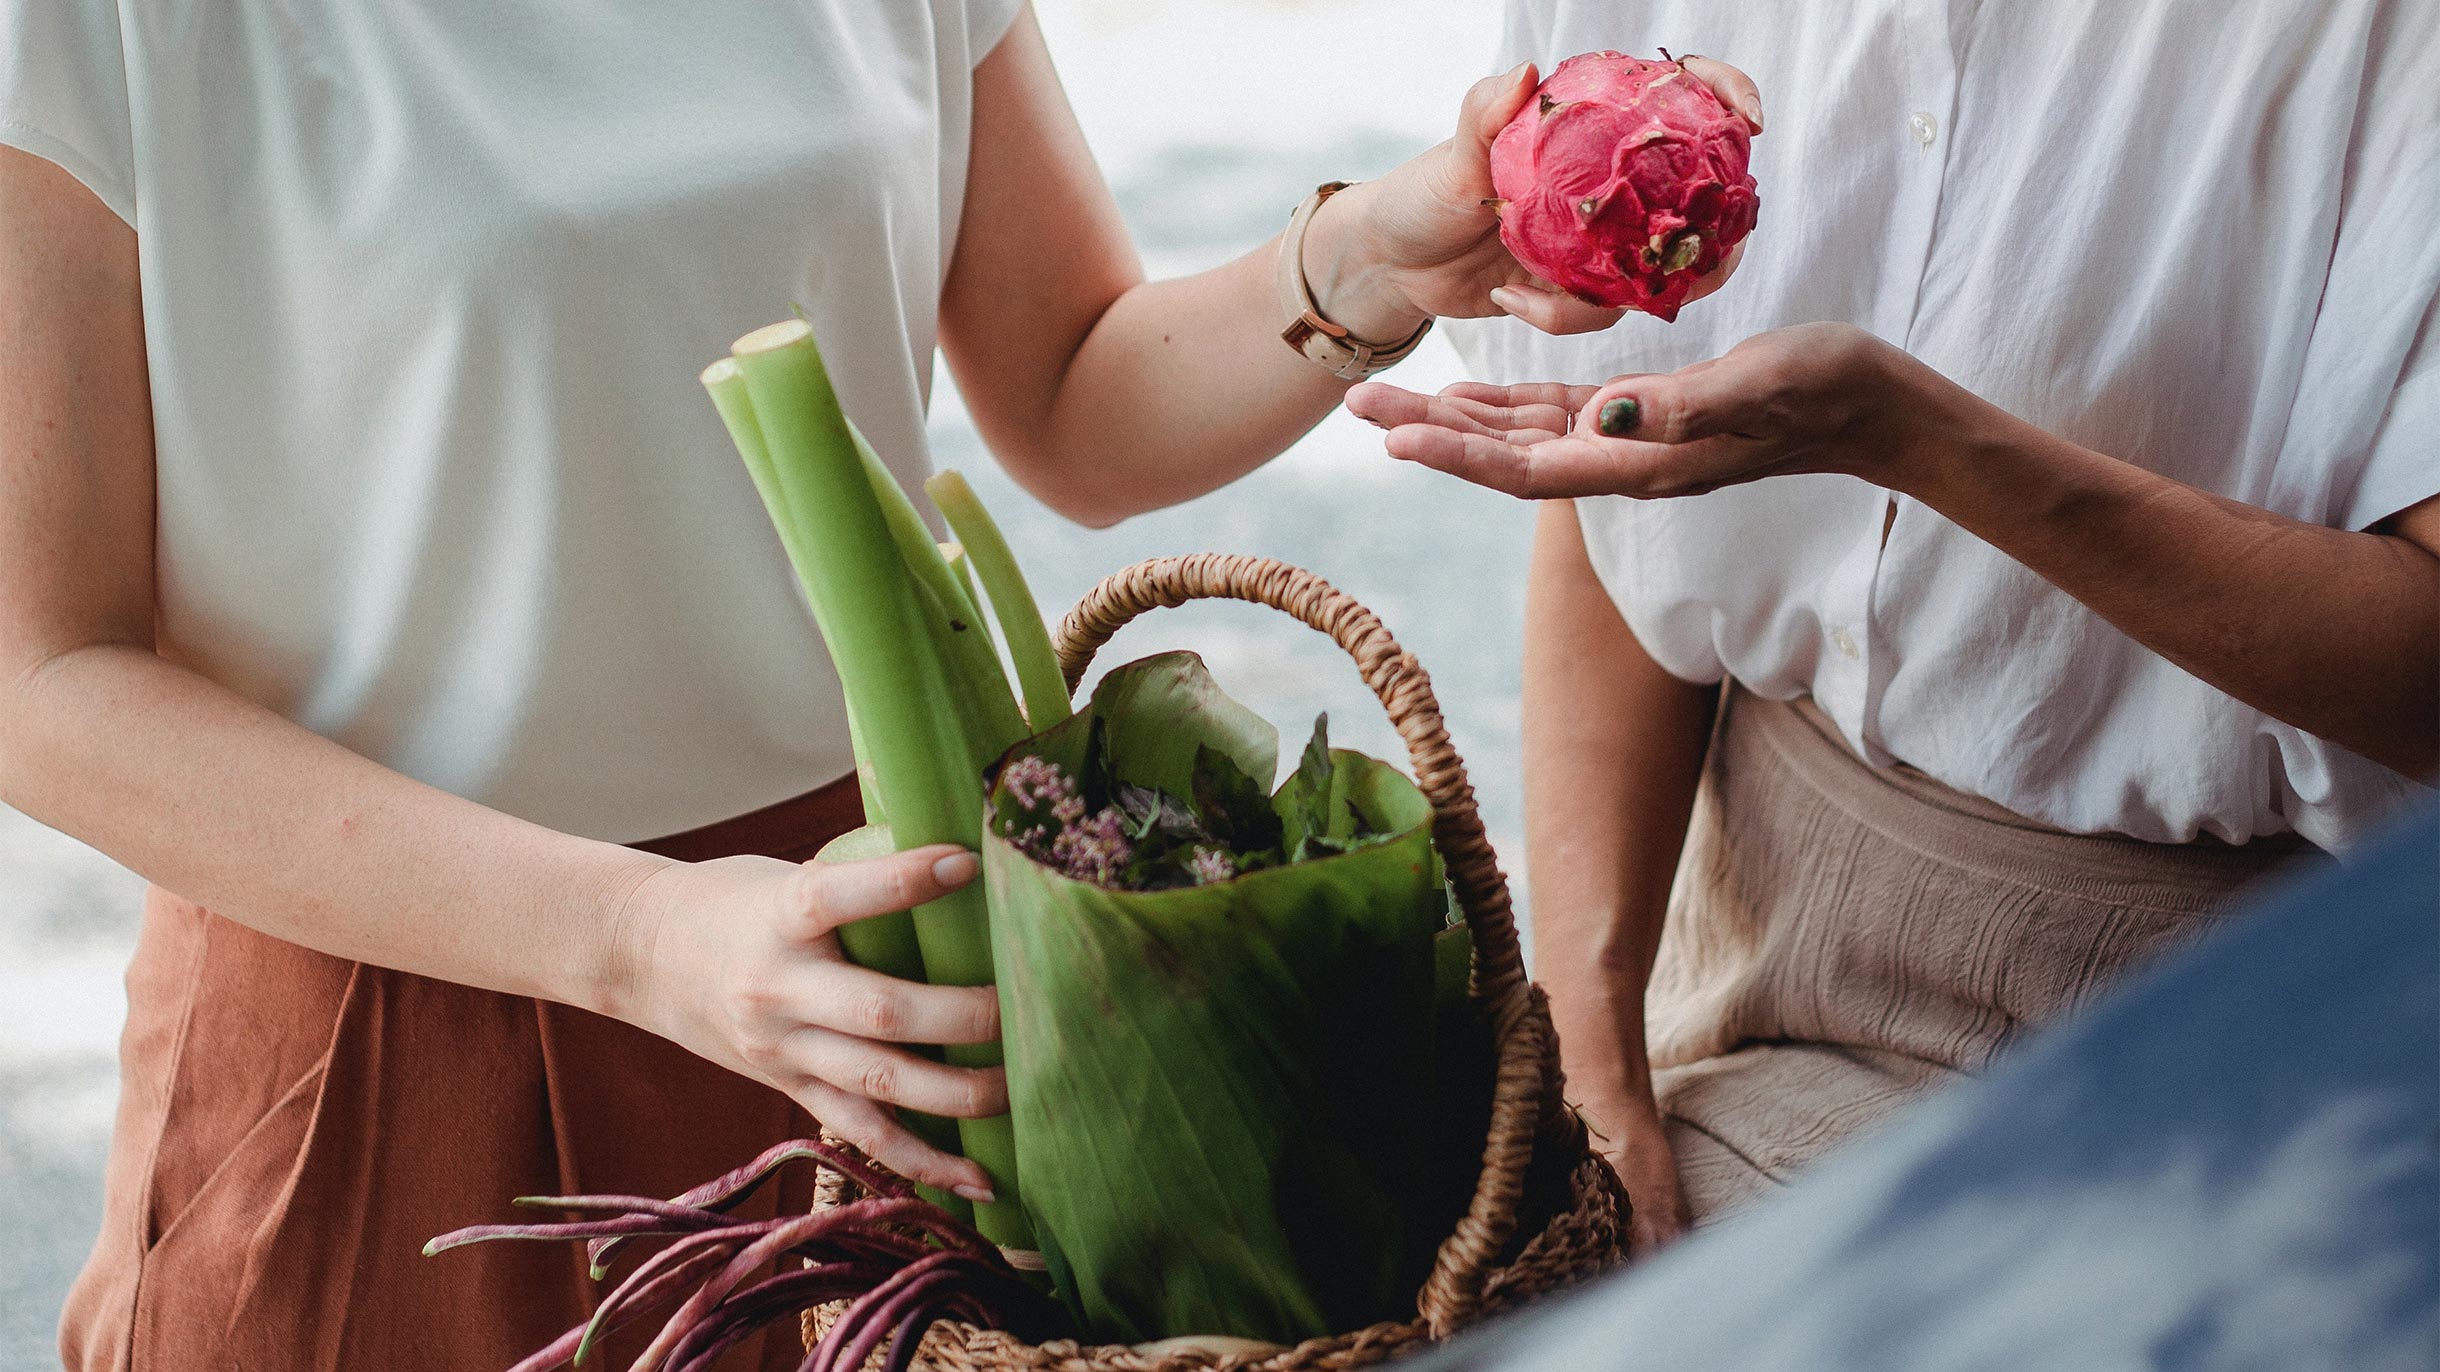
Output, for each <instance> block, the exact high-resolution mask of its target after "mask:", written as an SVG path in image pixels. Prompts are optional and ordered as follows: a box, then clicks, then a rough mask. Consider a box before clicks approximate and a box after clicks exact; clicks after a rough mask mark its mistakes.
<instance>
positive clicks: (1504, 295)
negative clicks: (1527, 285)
mask: <svg viewBox="0 0 2440 1372" xmlns="http://www.w3.org/2000/svg"><path fill="white" fill-rule="evenodd" d="M1491 303H1492V304H1494V305H1497V306H1499V307H1500V312H1501V313H1502V314H1515V313H1516V312H1517V308H1518V307H1519V306H1521V305H1523V304H1524V303H1525V292H1523V291H1520V290H1518V289H1517V288H1516V287H1514V286H1494V287H1492V288H1491Z"/></svg>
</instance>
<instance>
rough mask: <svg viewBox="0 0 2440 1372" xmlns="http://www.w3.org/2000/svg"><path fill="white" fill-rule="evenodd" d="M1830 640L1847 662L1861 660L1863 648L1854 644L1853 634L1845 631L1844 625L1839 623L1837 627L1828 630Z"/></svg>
mask: <svg viewBox="0 0 2440 1372" xmlns="http://www.w3.org/2000/svg"><path fill="white" fill-rule="evenodd" d="M1830 641H1831V642H1832V643H1835V644H1837V645H1838V650H1839V653H1840V654H1841V655H1842V656H1844V657H1845V658H1846V659H1847V660H1848V661H1849V662H1860V661H1862V660H1863V657H1864V650H1863V649H1861V648H1859V647H1857V646H1855V635H1854V634H1851V633H1849V632H1847V629H1846V626H1844V625H1841V626H1840V627H1838V628H1835V629H1832V630H1831V631H1830Z"/></svg>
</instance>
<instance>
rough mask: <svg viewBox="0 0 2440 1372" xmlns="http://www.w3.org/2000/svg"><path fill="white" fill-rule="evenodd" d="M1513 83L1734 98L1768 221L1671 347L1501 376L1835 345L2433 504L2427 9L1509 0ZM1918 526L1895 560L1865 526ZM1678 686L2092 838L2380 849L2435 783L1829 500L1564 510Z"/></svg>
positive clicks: (2084, 429)
mask: <svg viewBox="0 0 2440 1372" xmlns="http://www.w3.org/2000/svg"><path fill="white" fill-rule="evenodd" d="M1509 15H1510V17H1509V23H1508V36H1507V41H1506V45H1505V46H1506V48H1507V51H1505V52H1504V53H1503V54H1502V55H1501V56H1500V59H1499V61H1500V62H1501V63H1503V64H1506V63H1512V62H1515V61H1518V60H1521V59H1523V58H1528V57H1530V58H1534V59H1536V60H1538V61H1540V62H1542V63H1543V64H1544V65H1545V67H1546V68H1547V66H1548V64H1549V63H1550V62H1552V61H1553V60H1555V59H1557V58H1560V57H1564V56H1566V55H1568V54H1570V53H1574V52H1580V51H1585V50H1588V49H1599V48H1619V49H1622V50H1626V51H1631V52H1642V53H1647V54H1649V53H1652V52H1654V51H1655V50H1656V49H1657V48H1659V47H1662V46H1666V47H1668V48H1669V49H1670V50H1671V51H1672V52H1679V53H1685V52H1701V53H1708V54H1712V55H1715V56H1718V57H1720V58H1723V59H1725V60H1727V61H1731V62H1734V63H1736V64H1737V65H1738V66H1740V67H1742V68H1744V69H1745V70H1746V71H1747V72H1749V73H1751V74H1752V75H1753V77H1754V79H1755V81H1756V82H1757V83H1758V84H1759V85H1760V87H1761V89H1762V100H1763V109H1764V112H1765V118H1766V120H1767V121H1768V130H1767V132H1765V133H1764V134H1763V135H1762V136H1761V137H1759V138H1757V139H1756V140H1755V141H1754V163H1753V169H1754V175H1755V177H1756V179H1757V180H1758V181H1759V183H1760V185H1761V194H1762V212H1761V223H1760V227H1759V228H1757V229H1756V230H1755V232H1754V235H1753V237H1752V238H1751V239H1749V240H1747V243H1748V248H1747V252H1746V257H1745V261H1744V264H1743V266H1742V268H1741V269H1740V271H1739V273H1738V275H1737V277H1736V278H1735V279H1734V280H1733V281H1732V282H1731V283H1730V284H1729V286H1728V287H1727V288H1726V289H1725V290H1724V291H1722V292H1721V293H1720V294H1719V295H1717V296H1714V297H1712V298H1711V299H1708V300H1705V301H1702V302H1700V303H1699V304H1696V305H1693V306H1690V307H1689V308H1688V309H1687V311H1686V313H1685V314H1684V315H1683V316H1682V317H1681V318H1680V319H1679V321H1678V323H1677V324H1676V325H1674V326H1671V325H1666V324H1662V323H1661V322H1659V321H1658V320H1654V319H1649V318H1644V317H1640V316H1638V317H1631V318H1629V319H1628V320H1627V321H1626V322H1625V323H1624V324H1622V325H1620V326H1619V327H1618V328H1615V329H1612V330H1609V331H1607V332H1605V333H1602V334H1598V335H1593V336H1589V337H1581V338H1548V337H1544V336H1542V335H1540V334H1537V333H1534V332H1533V331H1531V330H1530V329H1527V328H1526V327H1525V326H1523V325H1521V324H1517V323H1515V322H1514V321H1508V320H1501V321H1495V322H1485V323H1482V324H1479V325H1472V326H1461V327H1459V328H1457V329H1456V330H1455V331H1454V332H1455V334H1456V336H1457V337H1458V340H1459V344H1460V347H1461V349H1462V350H1463V351H1465V353H1466V354H1467V357H1468V359H1469V361H1470V363H1471V364H1472V365H1473V366H1474V367H1475V368H1476V369H1477V370H1478V371H1479V372H1480V373H1481V374H1482V375H1484V376H1485V377H1486V378H1488V379H1492V380H1499V381H1519V380H1529V379H1530V380H1565V381H1598V380H1602V379H1605V378H1607V377H1609V376H1612V375H1614V374H1618V373H1622V372H1637V371H1668V370H1672V369H1675V368H1677V367H1680V366H1683V365H1685V364H1687V363H1690V362H1694V361H1697V360H1700V359H1702V358H1707V357H1713V356H1716V355H1718V354H1720V353H1722V352H1725V351H1726V350H1727V349H1728V348H1729V347H1731V346H1732V345H1734V344H1735V343H1737V342H1738V341H1740V340H1742V339H1744V338H1747V337H1749V336H1751V335H1753V334H1756V333H1760V332H1762V331H1764V330H1767V329H1771V328H1775V327H1779V326H1781V325H1786V324H1795V323H1800V322H1805V321H1809V320H1844V321H1847V322H1850V323H1853V324H1856V325H1859V326H1861V327H1863V328H1866V329H1869V330H1871V331H1872V332H1873V333H1875V334H1877V335H1879V336H1880V337H1882V338H1884V339H1887V340H1889V341H1891V342H1893V343H1896V344H1898V345H1900V346H1902V347H1904V348H1905V349H1906V350H1907V351H1908V352H1910V353H1913V354H1914V355H1915V356H1916V357H1919V358H1921V359H1922V360H1924V361H1925V362H1927V363H1929V364H1931V365H1932V366H1933V367H1935V368H1938V369H1939V370H1940V371H1941V372H1943V373H1945V374H1946V375H1948V376H1949V377H1951V378H1953V379H1954V380H1956V381H1958V382H1959V383H1961V384H1963V385H1965V386H1966V387H1968V388H1969V389H1971V390H1973V391H1974V392H1976V393H1977V394H1979V395H1981V396H1982V397H1983V398H1984V399H1986V400H1989V401H1991V402H1993V403H1995V404H1997V405H1999V406H2000V407H2002V408H2004V409H2006V410H2009V411H2011V412H2012V413H2014V414H2017V415H2019V416H2021V417H2023V418H2025V419H2028V420H2031V421H2032V422H2034V423H2036V424H2039V425H2041V426H2042V427H2043V428H2045V429H2047V430H2049V431H2051V432H2053V433H2056V434H2060V435H2062V436H2064V437H2066V438H2069V439H2071V440H2073V441H2075V442H2077V443H2080V444H2083V445H2085V446H2087V447H2090V448H2094V449H2097V450H2099V451H2101V452H2105V453H2108V454H2111V455H2113V456H2115V457H2119V458H2123V459H2125V460H2127V461H2130V462H2134V463H2137V464H2139V465H2141V466H2143V467H2146V468H2149V469H2150V470H2152V471H2156V472H2160V473H2162V474H2164V475H2167V476H2171V477H2174V478H2176V479H2178V480H2180V481H2184V482H2188V483H2191V484H2193V485H2195V486H2199V487H2202V488H2203V489H2205V490H2209V491H2215V492H2218V493H2219V494H2221V495H2224V496H2228V497H2231V498H2234V499H2236V500H2241V501H2244V502H2245V503H2247V504H2250V505H2256V506H2260V507H2262V508H2265V509H2268V510H2272V511H2275V512H2277V513H2279V514H2283V515H2287V516H2289V517H2292V518H2295V519H2299V520H2303V521H2306V522H2309V523H2313V524H2321V525H2328V526H2334V527H2339V528H2347V529H2362V528H2364V527H2366V526H2368V525H2370V524H2372V523H2374V522H2375V521H2377V520H2380V519H2382V518H2384V517H2386V516H2388V515H2391V514H2394V513H2396V512H2397V511H2399V510H2401V509H2403V508H2405V507H2406V506H2409V505H2412V504H2414V503H2416V502H2417V501H2420V500H2423V499H2424V498H2426V497H2428V496H2431V495H2433V494H2435V493H2440V341H2436V340H2435V339H2434V338H2433V337H2432V334H2433V331H2434V327H2435V326H2434V323H2433V314H2434V302H2435V299H2440V95H2436V94H2435V92H2440V4H2434V3H2432V0H2242V3H2237V4H2230V3H2228V0H2160V2H2159V3H2151V4H2124V3H2116V0H2007V2H2006V3H1999V2H1998V0H1993V2H1992V3H1979V4H1978V3H1976V2H1975V0H1848V2H1847V3H1841V4H1832V5H1825V4H1816V3H1812V2H1811V0H1781V2H1780V3H1765V2H1763V0H1747V2H1746V3H1723V2H1722V0H1636V3H1632V4H1630V3H1625V2H1624V0H1585V2H1582V3H1567V2H1566V0H1512V3H1511V5H1510V10H1509ZM1893 503H1894V504H1895V506H1896V510H1897V514H1896V524H1895V526H1894V527H1893V528H1892V529H1891V531H1890V535H1889V542H1888V546H1887V547H1886V548H1884V547H1883V546H1882V544H1881V540H1880V534H1881V528H1882V520H1883V516H1884V513H1885V511H1886V509H1887V508H1888V507H1889V506H1890V505H1891V504H1893ZM1577 508H1578V511H1579V513H1580V516H1581V518H1582V522H1583V525H1584V531H1585V538H1586V543H1587V546H1588V550H1589V551H1590V553H1591V556H1592V559H1593V564H1594V567H1595V570H1596V571H1597V572H1598V573H1599V575H1600V576H1601V578H1602V580H1603V582H1604V583H1605V584H1606V585H1607V587H1608V589H1609V591H1610V593H1611V595H1612V596H1613V597H1614V598H1615V599H1616V600H1617V602H1618V605H1619V607H1620V609H1621V611H1622V612H1623V614H1624V616H1625V618H1626V621H1627V623H1628V625H1629V626H1630V627H1632V628H1633V630H1634V631H1635V634H1636V636H1637V637H1638V639H1640V640H1641V641H1642V643H1643V644H1644V645H1645V647H1647V648H1648V649H1649V650H1650V651H1651V652H1652V654H1653V656H1654V657H1655V658H1656V659H1657V660H1658V661H1659V662H1660V663H1661V664H1662V665H1663V666H1664V667H1666V668H1668V669H1669V670H1670V671H1671V672H1673V673H1674V674H1676V675H1678V676H1680V677H1683V678H1686V679H1688V680H1697V681H1711V680H1718V679H1720V678H1721V677H1722V676H1723V675H1727V676H1733V677H1734V678H1735V679H1736V680H1738V681H1740V682H1742V683H1744V684H1746V685H1747V686H1749V687H1751V688H1752V689H1753V690H1755V691H1756V692H1757V693H1759V694H1762V695H1765V696H1770V697H1774V698H1786V697H1790V696H1794V695H1797V694H1800V693H1804V692H1810V693H1811V694H1812V695H1813V696H1814V697H1815V699H1816V700H1818V701H1819V702H1820V704H1821V706H1822V708H1823V709H1824V710H1825V711H1827V712H1828V714H1829V715H1830V717H1831V718H1832V719H1834V720H1836V721H1837V722H1838V725H1839V727H1840V728H1841V729H1842V730H1843V731H1844V732H1845V734H1846V736H1847V738H1848V740H1849V741H1850V742H1851V743H1852V744H1854V745H1855V746H1856V747H1857V748H1858V749H1859V750H1860V751H1861V752H1862V753H1863V755H1864V756H1865V757H1866V758H1868V759H1869V760H1871V761H1872V762H1873V763H1875V764H1876V765H1885V764H1887V763H1889V762H1891V761H1892V760H1899V761H1904V762H1906V763H1909V764H1911V765H1913V766H1915V767H1917V768H1920V769H1922V770H1923V771H1925V772H1928V773H1930V774H1931V775H1932V776H1934V777H1936V778H1938V779H1939V780H1941V781H1943V782H1946V783H1948V784H1950V785H1952V786H1956V787H1958V788H1960V789H1962V790H1966V791H1969V792H1972V793H1974V794H1976V795H1980V796H1984V797H1987V798H1989V799H1991V800H1994V801H1997V802H1998V803H2000V804H2002V805H2004V806H2006V807H2008V808H2009V809H2011V810H2014V811H2016V812H2018V813H2020V814H2024V815H2028V816H2031V817H2033V818H2035V819H2038V820H2042V821H2045V822H2048V823H2051V824H2054V825H2057V826H2060V827H2062V828H2066V829H2070V830H2075V831H2079V832H2105V831H2115V832H2118V833H2124V834H2130V835H2133V836H2135V837H2138V838H2143V839H2151V840H2160V841H2171V842H2175V841H2183V840H2186V839H2191V838H2193V837H2194V836H2195V835H2196V834H2198V833H2209V834H2214V835H2217V836H2219V837H2222V838H2226V839H2231V840H2243V839H2245V838H2248V837H2250V836H2253V835H2256V834H2267V833H2275V832H2280V831H2284V830H2289V829H2293V830H2296V831H2298V832H2300V833H2302V834H2303V835H2304V836H2305V837H2306V838H2308V839H2310V840H2312V841H2313V842H2315V843H2318V844H2321V845H2323V846H2325V847H2343V846H2345V845H2346V844H2348V843H2349V842H2350V841H2352V840H2354V839H2355V838H2357V837H2359V836H2361V835H2362V834H2363V833H2364V832H2365V831H2366V829H2367V827H2368V826H2370V825H2371V824H2373V823H2375V822H2376V821H2377V817H2378V816H2379V814H2380V813H2381V812H2382V811H2384V810H2386V809H2388V808H2390V807H2391V806H2393V805H2394V804H2396V803H2397V802H2399V801H2400V800H2402V799H2403V798H2405V797H2408V796H2410V795H2413V794H2417V793H2420V792H2421V791H2422V788H2420V787H2417V786H2415V785H2414V784H2413V783H2411V782H2408V781H2406V780H2404V779H2403V778H2401V777H2399V776H2398V775H2397V774H2395V773H2393V772H2390V771H2389V770H2387V769H2385V768H2383V767H2380V766H2378V765H2376V764H2374V763H2372V762H2370V761H2367V760H2366V759H2364V758H2362V757H2359V756H2356V755H2355V754H2352V753H2350V752H2347V751H2346V750H2344V749H2341V748H2338V747H2335V746H2333V745H2331V744H2329V743H2326V742H2323V741H2322V740H2320V739H2317V738H2314V737H2312V736H2311V735H2309V734H2306V733H2305V732H2303V731H2302V730H2299V729H2296V728H2293V727H2291V726H2289V725H2286V724H2282V723H2279V722H2278V721H2276V720H2273V719H2271V718H2269V717H2267V716H2265V715H2264V714H2263V713H2262V712H2261V711H2259V710H2255V709H2253V708H2251V707H2249V706H2246V705H2243V704H2240V703H2238V702H2237V701H2236V700H2234V699H2232V698H2230V697H2229V696H2226V695H2224V694H2222V693H2221V692H2219V691H2217V690H2215V689H2213V688H2212V687H2210V686H2207V685H2205V684H2203V683H2202V682H2201V681H2200V680H2198V679H2197V678H2195V677H2192V676H2190V675H2188V674H2187V673H2185V672H2184V671H2182V670H2180V669H2179V668H2177V667H2175V666H2173V665H2171V664H2170V663H2169V662H2168V661H2167V660H2166V659H2163V658H2161V657H2159V656H2157V655H2155V654H2154V653H2152V652H2150V651H2148V650H2146V649H2144V648H2142V647H2140V646H2139V645H2137V644H2136V643H2135V642H2134V641H2133V640H2132V639H2130V638H2128V637H2126V636H2125V635H2124V634H2122V633H2120V632H2119V631H2118V630H2116V629H2114V628H2112V627H2111V626H2109V625H2108V624H2106V623H2104V622H2103V621H2102V620H2101V619H2100V618H2099V617H2097V616H2095V615H2094V614H2092V613H2091V612H2090V611H2088V610H2086V609H2085V608H2083V607H2082V606H2081V605H2080V604H2078V603H2077V602H2076V601H2075V600H2073V599H2071V598H2069V597H2068V596H2067V595H2065V594H2063V593H2062V592H2060V591H2058V590H2057V589H2056V588H2054V587H2052V586H2051V585H2050V584H2049V583H2047V582H2045V581H2043V580H2042V579H2041V578H2040V577H2038V576H2036V575H2034V574H2033V573H2032V572H2030V571H2028V570H2026V569H2025V568H2024V567H2023V566H2022V565H2020V564H2018V563H2016V562H2014V561H2012V560H2010V559H2009V558H2008V557H2007V556H2005V555H2004V554H2002V553H2000V552H1998V551H1997V550H1995V549H1993V548H1992V547H1991V546H1990V545H1988V544H1986V543H1984V542H1982V541H1981V540H1979V539H1977V538H1975V537H1974V536H1973V535H1971V534H1968V533H1966V532H1964V531H1963V530H1960V529H1959V528H1957V527H1956V526H1955V525H1953V524H1951V523H1949V522H1948V521H1947V520H1946V519H1943V518H1942V517H1940V516H1939V515H1937V514H1935V513H1933V512H1932V511H1930V510H1928V509H1926V508H1924V507H1922V506H1920V505H1918V504H1915V503H1914V502H1911V501H1908V500H1905V499H1903V498H1899V497H1894V496H1892V495H1890V494H1889V493H1887V492H1885V491H1883V490H1881V489H1879V488H1878V487H1874V486H1871V485H1868V484H1866V483H1864V482H1861V481H1857V480H1853V479H1851V478H1846V477H1838V476H1796V477H1775V478H1772V479H1769V480H1766V481H1761V482H1757V483H1754V484H1751V485H1746V486H1739V487H1733V488H1730V489H1727V490H1722V491H1718V492H1715V493H1713V494H1711V495H1706V496H1702V497H1699V498H1696V499H1691V500H1657V501H1651V502H1648V503H1638V502H1634V501H1630V500H1625V499H1615V498H1613V499H1600V500H1586V501H1582V502H1579V504H1578V507H1577Z"/></svg>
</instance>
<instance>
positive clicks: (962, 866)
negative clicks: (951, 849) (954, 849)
mask: <svg viewBox="0 0 2440 1372" xmlns="http://www.w3.org/2000/svg"><path fill="white" fill-rule="evenodd" d="M982 865H983V864H982V862H981V861H980V860H979V859H977V858H976V857H975V855H974V854H972V853H951V854H950V855H949V856H947V857H945V858H942V859H941V860H940V861H938V862H935V863H933V864H932V879H933V880H934V881H937V882H939V883H940V884H941V885H943V886H963V885H965V884H966V883H967V882H969V881H972V880H974V874H975V873H976V872H977V871H979V870H981V868H982Z"/></svg>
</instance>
